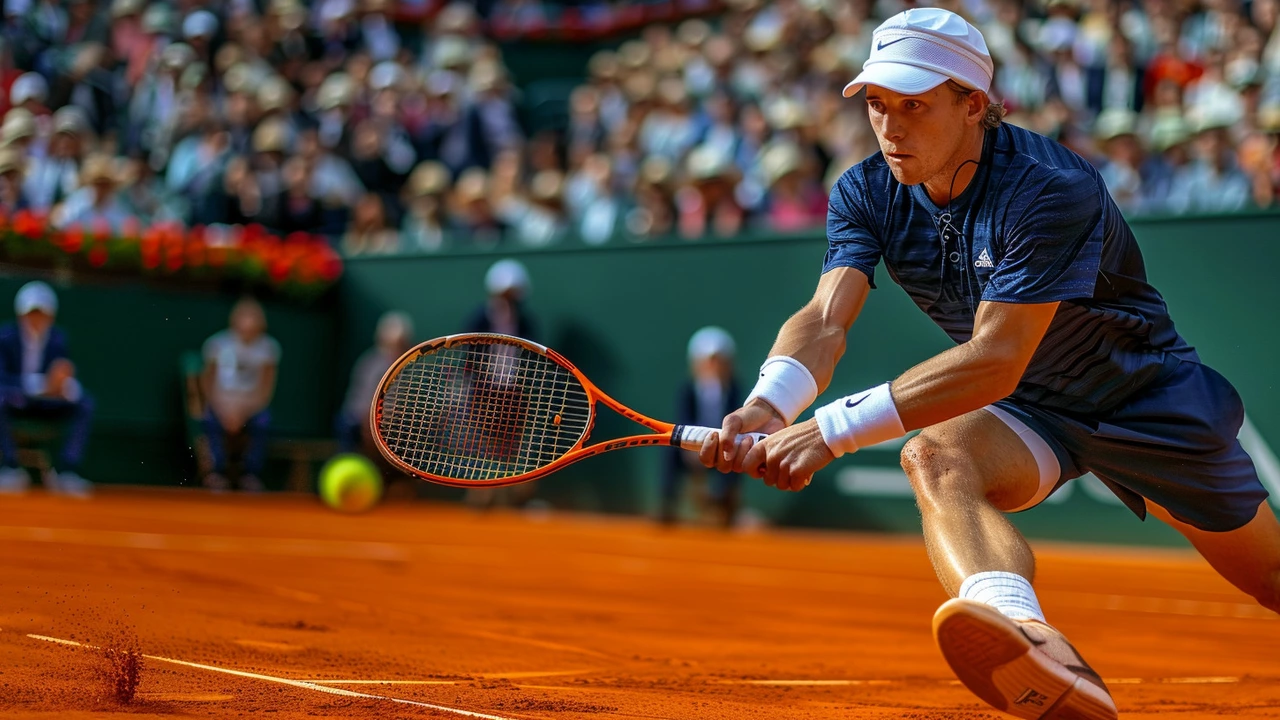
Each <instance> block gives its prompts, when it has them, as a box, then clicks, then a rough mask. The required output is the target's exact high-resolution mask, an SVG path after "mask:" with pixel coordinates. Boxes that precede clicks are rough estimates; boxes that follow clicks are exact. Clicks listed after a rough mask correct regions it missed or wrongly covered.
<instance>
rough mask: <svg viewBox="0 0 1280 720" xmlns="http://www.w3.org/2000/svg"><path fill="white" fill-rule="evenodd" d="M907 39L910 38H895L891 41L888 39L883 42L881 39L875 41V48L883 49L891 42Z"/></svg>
mask: <svg viewBox="0 0 1280 720" xmlns="http://www.w3.org/2000/svg"><path fill="white" fill-rule="evenodd" d="M909 39H910V38H898V39H897V40H891V41H889V42H885V41H883V40H881V41H880V42H878V43H876V50H883V49H885V48H887V47H889V46H890V45H892V44H894V43H900V42H902V41H903V40H909Z"/></svg>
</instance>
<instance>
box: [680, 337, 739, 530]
mask: <svg viewBox="0 0 1280 720" xmlns="http://www.w3.org/2000/svg"><path fill="white" fill-rule="evenodd" d="M735 355H736V345H735V344H734V341H733V336H731V335H730V334H729V333H728V332H727V331H726V330H724V329H723V328H719V327H714V326H710V327H704V328H702V329H700V330H698V331H697V332H695V333H694V334H693V336H692V337H690V338H689V347H688V359H689V379H688V380H687V381H686V382H685V383H684V384H683V385H682V386H681V387H680V392H679V395H677V397H676V412H675V415H674V416H673V417H674V418H675V422H676V423H677V424H680V425H701V426H704V427H715V428H718V427H720V425H721V423H722V422H723V421H724V417H725V416H726V415H728V414H729V413H731V412H733V411H734V410H735V409H737V408H738V406H739V404H740V403H741V402H742V399H743V396H742V394H741V389H740V388H739V386H738V381H737V379H736V378H735V377H734V357H735ZM686 478H687V479H690V480H694V481H695V482H696V483H697V485H698V489H697V491H696V497H695V502H694V504H695V506H696V507H697V509H698V514H699V515H700V516H701V517H702V518H706V519H710V520H711V521H713V522H714V523H715V524H716V525H719V526H721V527H726V528H727V527H731V526H732V525H733V520H734V517H735V516H736V515H737V511H738V506H739V504H740V502H741V489H740V485H741V476H740V475H738V474H737V473H722V472H719V471H717V470H714V469H707V468H705V467H703V465H702V463H700V462H699V461H698V454H697V453H694V452H690V451H687V450H681V449H680V448H672V449H671V451H670V453H669V455H668V462H667V464H666V467H665V469H664V472H663V476H662V497H661V506H660V509H659V520H661V522H662V523H663V524H665V525H670V524H674V523H675V522H676V520H677V519H678V516H679V510H680V502H681V490H682V488H683V486H684V482H685V480H686Z"/></svg>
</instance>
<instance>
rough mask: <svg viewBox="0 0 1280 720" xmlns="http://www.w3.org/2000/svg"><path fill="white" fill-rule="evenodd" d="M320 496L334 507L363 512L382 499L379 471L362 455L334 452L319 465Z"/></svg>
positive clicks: (344, 510) (345, 510)
mask: <svg viewBox="0 0 1280 720" xmlns="http://www.w3.org/2000/svg"><path fill="white" fill-rule="evenodd" d="M320 499H321V500H323V501H324V504H325V505H328V506H329V507H331V508H333V509H334V510H339V511H341V512H349V513H357V512H364V511H365V510H368V509H369V508H372V507H373V506H374V505H377V504H378V500H380V499H382V474H381V473H380V472H378V467H377V466H376V465H374V464H373V463H372V462H371V461H370V460H369V458H367V457H365V456H363V455H357V454H356V453H343V454H341V455H335V456H333V457H332V458H330V459H329V462H327V463H325V464H324V467H322V468H320Z"/></svg>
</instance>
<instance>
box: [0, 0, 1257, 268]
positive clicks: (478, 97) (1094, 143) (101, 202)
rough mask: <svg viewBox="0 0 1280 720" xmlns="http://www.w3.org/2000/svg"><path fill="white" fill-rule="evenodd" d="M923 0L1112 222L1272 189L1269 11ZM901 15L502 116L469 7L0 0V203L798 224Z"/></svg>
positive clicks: (662, 61)
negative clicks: (1113, 210) (848, 89)
mask: <svg viewBox="0 0 1280 720" xmlns="http://www.w3.org/2000/svg"><path fill="white" fill-rule="evenodd" d="M408 4H409V5H413V3H408ZM419 4H420V3H419ZM937 4H939V5H943V6H946V7H948V8H949V9H952V10H955V11H957V12H960V13H961V14H963V15H965V16H966V17H967V18H969V19H970V20H971V21H972V22H974V23H975V24H976V25H977V26H978V27H979V28H981V29H982V31H983V33H984V35H985V37H986V39H987V42H988V45H989V46H990V49H991V52H992V55H993V57H994V59H995V61H996V66H997V70H996V82H995V91H994V93H995V94H996V96H997V97H998V98H1001V99H1003V100H1004V101H1005V104H1006V106H1007V107H1008V108H1009V109H1010V110H1011V114H1010V116H1009V118H1008V120H1009V121H1010V122H1013V123H1015V124H1019V125H1023V126H1025V127H1029V128H1031V129H1034V130H1036V131H1039V132H1042V133H1045V134H1047V135H1049V136H1051V137H1054V138H1056V139H1058V140H1059V141H1061V142H1063V143H1064V144H1067V145H1069V146H1070V147H1072V148H1073V149H1075V150H1076V151H1078V152H1080V153H1082V154H1084V155H1085V156H1087V157H1089V158H1091V159H1093V160H1094V162H1096V164H1097V165H1098V167H1099V168H1100V169H1101V171H1102V173H1103V175H1104V177H1105V178H1106V181H1107V184H1108V187H1109V188H1110V189H1111V191H1112V193H1113V195H1115V197H1116V199H1117V200H1118V201H1119V202H1120V204H1121V205H1122V207H1123V208H1124V209H1125V210H1126V211H1127V212H1130V213H1183V212H1215V211H1234V210H1239V209H1243V208H1249V207H1269V206H1272V205H1274V204H1275V203H1276V192H1277V189H1278V188H1280V151H1278V150H1277V138H1278V137H1280V31H1278V30H1277V15H1278V14H1280V0H1252V1H1251V2H1250V1H1243V0H1206V1H1204V2H1192V1H1190V0H1141V1H1137V0H1131V1H1127V2H1118V1H1115V0H1041V1H1040V2H1030V3H1022V2H1015V1H1013V0H948V1H945V2H940V3H937ZM521 6H522V5H521V3H519V2H502V3H498V4H497V5H496V6H494V7H493V8H492V9H491V11H490V13H489V14H490V16H491V17H492V16H493V15H495V14H497V15H501V16H503V17H507V18H508V19H509V18H510V17H513V13H518V11H519V10H520V8H521ZM905 6H906V4H904V3H902V2H894V1H890V0H879V1H877V2H871V1H870V0H840V1H837V0H775V1H774V2H770V3H767V4H766V3H764V2H763V1H762V0H733V2H731V3H730V4H729V8H728V9H727V10H726V12H724V13H723V14H721V15H718V16H717V17H715V18H713V19H710V20H701V19H693V20H685V21H683V22H680V23H677V24H674V25H664V24H655V25H651V26H649V27H647V28H645V29H644V30H643V31H642V32H641V33H640V34H639V37H637V38H634V39H631V40H627V41H625V42H622V43H621V44H620V45H618V46H617V47H616V48H613V49H607V50H601V51H599V52H597V53H595V54H594V55H593V56H592V57H591V59H590V62H589V63H588V65H587V67H586V68H584V75H585V76H586V79H585V80H584V81H583V83H582V84H581V85H579V86H578V87H576V88H574V89H573V90H572V92H571V93H569V95H568V97H567V98H565V101H566V102H567V113H566V114H567V119H566V120H565V121H564V122H563V123H561V124H560V125H559V126H555V127H542V128H530V127H528V126H527V125H526V124H525V123H524V122H522V117H523V114H522V112H521V110H522V107H523V106H522V103H523V102H524V98H523V96H522V94H521V91H520V89H519V88H517V87H516V86H515V85H514V83H513V82H512V79H511V73H510V71H509V68H508V67H507V66H506V65H505V64H504V59H503V55H502V52H501V50H500V49H499V47H498V45H497V44H496V43H494V42H493V41H491V40H489V39H487V38H488V35H486V28H489V27H491V24H490V23H487V22H486V21H485V20H484V19H483V18H482V17H481V15H480V14H479V13H478V12H477V10H476V6H475V5H474V4H470V3H464V2H454V3H451V4H448V5H444V6H443V7H441V8H439V9H438V11H435V10H434V9H433V10H432V11H431V12H428V13H426V14H425V15H424V16H423V17H424V18H425V19H424V20H422V21H421V22H420V23H419V22H415V23H412V24H409V25H406V24H404V23H397V22H396V21H395V18H396V17H397V12H398V11H400V10H402V9H403V8H401V7H400V5H399V4H393V2H392V1H391V0H315V1H313V2H303V0H220V1H215V2H209V3H200V2H197V1H196V0H172V1H171V2H162V1H160V0H112V2H109V3H97V2H89V1H88V0H17V1H14V0H10V1H9V2H6V3H5V5H4V13H5V18H4V22H5V26H4V34H3V46H2V47H0V86H2V87H3V90H4V92H3V93H2V94H0V103H4V104H6V105H7V107H5V112H4V120H3V123H2V124H0V213H4V214H12V213H14V212H17V211H18V210H21V209H29V210H32V211H34V212H38V213H42V214H48V215H49V217H50V218H51V219H52V220H53V222H54V223H56V224H58V225H61V226H69V225H75V224H83V225H86V226H93V227H95V228H102V227H110V228H113V229H115V230H117V231H118V230H119V229H120V227H121V225H122V224H123V223H124V221H125V219H126V218H137V219H138V220H139V221H140V222H141V223H143V224H145V223H151V222H158V221H174V222H180V223H182V224H185V225H188V226H194V225H208V224H213V223H243V224H250V223H257V224H260V225H262V226H264V227H266V228H267V229H269V230H271V231H273V232H276V233H279V234H282V235H287V234H289V233H293V232H299V231H301V232H309V233H317V234H322V235H325V236H327V237H330V238H332V239H333V241H334V242H335V243H336V244H338V245H339V246H340V247H341V248H342V249H343V250H344V251H345V252H346V253H348V254H353V255H355V254H363V253H385V252H396V251H416V250H434V249H438V248H441V247H444V246H446V245H495V244H498V243H511V244H519V245H526V246H539V245H547V244H550V243H554V242H557V241H558V240H560V239H561V238H563V237H566V236H570V235H574V236H579V237H581V238H583V239H584V240H586V241H587V242H589V243H597V244H598V243H604V242H609V241H612V240H615V239H618V238H632V239H643V238H648V237H667V236H672V235H674V236H679V237H685V238H696V237H702V236H704V235H720V236H731V235H735V234H737V233H738V232H740V231H741V230H743V229H747V228H762V229H769V230H777V231H790V230H796V229H801V228H814V227H820V226H821V225H822V224H823V221H824V217H825V203H826V188H828V187H829V186H830V183H831V182H832V181H833V179H834V177H835V176H837V175H838V174H839V173H840V172H843V170H844V169H846V168H847V167H849V166H850V165H852V164H854V163H856V162H858V161H860V160H861V159H863V158H864V157H866V156H867V155H870V154H872V153H873V152H875V151H876V144H875V138H874V136H873V134H872V133H871V130H870V127H869V125H868V123H867V120H866V111H865V107H864V106H863V103H862V102H861V101H860V100H858V99H853V100H848V99H844V98H842V97H841V95H840V89H841V87H842V86H843V85H844V84H845V83H846V82H847V81H848V80H849V79H850V78H851V77H852V76H853V75H854V74H856V72H857V70H858V68H860V66H861V64H862V62H863V61H864V60H865V59H866V58H867V56H868V54H869V50H870V41H871V32H872V30H873V29H874V28H875V26H876V25H877V24H878V22H879V21H880V19H881V18H884V17H887V16H889V15H890V14H893V13H895V12H897V11H899V10H901V9H902V8H903V7H905ZM432 7H433V8H434V7H435V5H434V4H433V5H432ZM555 51H556V48H555V47H554V46H548V47H546V48H545V52H555Z"/></svg>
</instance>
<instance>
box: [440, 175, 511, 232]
mask: <svg viewBox="0 0 1280 720" xmlns="http://www.w3.org/2000/svg"><path fill="white" fill-rule="evenodd" d="M449 224H450V226H451V227H456V228H457V229H458V230H459V232H460V233H461V234H462V236H463V237H466V238H468V239H469V240H470V241H471V243H472V244H474V245H479V246H492V245H496V244H497V243H498V242H500V241H501V240H502V236H503V234H504V233H505V232H506V226H505V225H504V224H503V222H502V221H501V220H499V219H498V217H497V215H496V214H495V213H494V211H493V205H492V204H491V203H490V202H489V175H488V173H486V172H485V171H484V170H481V169H480V168H471V169H470V170H467V171H466V172H464V173H462V175H461V176H459V177H458V182H457V183H456V184H455V185H454V188H453V201H452V202H451V203H450V208H449Z"/></svg>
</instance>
